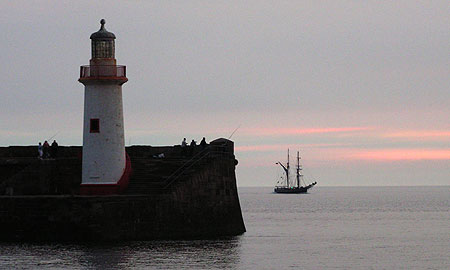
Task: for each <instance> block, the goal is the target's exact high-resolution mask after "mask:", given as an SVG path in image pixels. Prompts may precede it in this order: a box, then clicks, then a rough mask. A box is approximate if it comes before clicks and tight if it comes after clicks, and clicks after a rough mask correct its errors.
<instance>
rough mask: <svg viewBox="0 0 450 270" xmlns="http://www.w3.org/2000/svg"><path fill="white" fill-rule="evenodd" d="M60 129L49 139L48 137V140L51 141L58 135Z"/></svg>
mask: <svg viewBox="0 0 450 270" xmlns="http://www.w3.org/2000/svg"><path fill="white" fill-rule="evenodd" d="M58 133H59V131H58V132H56V133H55V135H53V136H51V137H50V138H49V139H47V142H49V141H51V140H52V139H53V138H55V136H56V135H58Z"/></svg>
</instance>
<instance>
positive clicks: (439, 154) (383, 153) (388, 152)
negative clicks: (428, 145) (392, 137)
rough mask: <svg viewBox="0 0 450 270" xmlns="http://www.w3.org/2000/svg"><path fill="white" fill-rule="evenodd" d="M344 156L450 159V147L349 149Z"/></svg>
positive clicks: (391, 159)
mask: <svg viewBox="0 0 450 270" xmlns="http://www.w3.org/2000/svg"><path fill="white" fill-rule="evenodd" d="M345 152H347V151H344V152H343V153H342V154H343V155H344V157H346V158H348V159H353V160H367V161H417V160H450V149H376V150H366V149H358V150H355V149H348V152H347V153H345Z"/></svg>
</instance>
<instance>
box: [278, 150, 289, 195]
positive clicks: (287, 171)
mask: <svg viewBox="0 0 450 270" xmlns="http://www.w3.org/2000/svg"><path fill="white" fill-rule="evenodd" d="M276 164H278V165H280V166H281V167H282V168H283V170H284V172H285V173H286V187H289V149H288V160H287V164H286V167H285V166H284V165H283V164H282V163H281V162H277V163H276Z"/></svg>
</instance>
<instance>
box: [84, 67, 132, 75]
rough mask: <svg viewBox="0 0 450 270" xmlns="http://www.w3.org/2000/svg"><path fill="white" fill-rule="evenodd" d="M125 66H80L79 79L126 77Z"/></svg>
mask: <svg viewBox="0 0 450 270" xmlns="http://www.w3.org/2000/svg"><path fill="white" fill-rule="evenodd" d="M126 71H127V70H126V66H117V65H108V66H106V65H104V66H100V65H99V66H81V67H80V78H92V77H94V78H95V77H126V76H127V72H126Z"/></svg>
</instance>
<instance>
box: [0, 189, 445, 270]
mask: <svg viewBox="0 0 450 270" xmlns="http://www.w3.org/2000/svg"><path fill="white" fill-rule="evenodd" d="M239 197H240V202H241V207H242V213H243V216H244V221H245V226H246V228H247V232H246V233H244V234H243V235H241V236H237V237H231V238H224V239H214V240H189V241H187V240H184V241H147V242H126V243H115V244H111V243H109V244H102V243H91V244H62V243H59V244H58V243H0V269H314V270H317V269H389V270H392V269H442V270H448V269H450V186H440V187H437V186H436V187H320V186H316V187H314V188H312V189H311V190H310V192H309V193H308V194H274V193H273V190H272V188H270V187H241V188H239Z"/></svg>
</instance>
